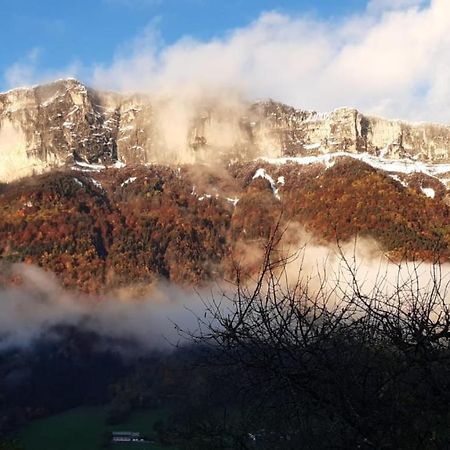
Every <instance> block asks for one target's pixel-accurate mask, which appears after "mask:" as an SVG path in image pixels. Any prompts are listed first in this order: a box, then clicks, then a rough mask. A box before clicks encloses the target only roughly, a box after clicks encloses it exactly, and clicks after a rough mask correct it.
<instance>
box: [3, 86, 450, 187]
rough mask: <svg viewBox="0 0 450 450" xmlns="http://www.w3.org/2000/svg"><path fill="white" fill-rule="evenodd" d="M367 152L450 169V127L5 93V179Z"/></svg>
mask: <svg viewBox="0 0 450 450" xmlns="http://www.w3.org/2000/svg"><path fill="white" fill-rule="evenodd" d="M333 151H347V152H367V153H370V154H372V155H376V156H384V157H386V158H405V157H408V158H414V159H418V160H426V161H429V162H437V161H439V162H448V161H450V128H449V127H448V126H442V125H432V124H408V123H404V122H399V121H389V120H384V119H380V118H375V117H369V116H365V115H363V114H361V113H360V112H358V111H357V110H355V109H348V108H343V109H338V110H336V111H334V112H332V113H329V114H319V113H316V112H310V111H303V110H298V109H295V108H292V107H289V106H286V105H283V104H280V103H277V102H274V101H267V102H258V103H255V104H249V103H245V102H231V103H226V104H225V103H222V102H221V101H217V102H215V103H214V102H211V101H209V102H203V103H202V102H199V101H198V102H196V103H195V104H194V103H192V104H190V103H182V104H181V102H180V104H178V103H177V100H176V99H156V98H150V97H149V96H145V95H130V96H127V95H121V94H115V93H107V92H100V91H95V90H93V89H89V88H87V87H85V86H84V85H83V84H82V83H80V82H79V81H77V80H74V79H67V80H59V81H56V82H54V83H50V84H46V85H42V86H36V87H33V88H29V89H27V88H23V89H15V90H12V91H9V92H7V93H4V94H0V181H3V182H9V181H12V180H15V179H17V178H20V177H23V176H27V175H30V174H33V173H40V172H43V171H45V170H48V169H51V168H54V167H60V166H63V165H65V164H72V163H74V162H75V161H83V162H87V163H102V164H106V165H108V164H113V163H114V162H116V161H121V162H123V163H126V164H145V163H152V162H159V163H167V164H171V163H186V162H195V161H212V160H230V159H244V160H245V159H251V158H255V157H257V156H299V155H315V154H321V153H328V152H333Z"/></svg>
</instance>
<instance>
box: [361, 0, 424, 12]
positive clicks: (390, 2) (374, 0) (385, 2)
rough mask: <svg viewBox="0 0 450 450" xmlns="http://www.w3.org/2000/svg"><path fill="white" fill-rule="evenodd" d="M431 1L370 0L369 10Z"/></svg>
mask: <svg viewBox="0 0 450 450" xmlns="http://www.w3.org/2000/svg"><path fill="white" fill-rule="evenodd" d="M426 3H429V0H370V1H369V3H368V6H367V9H368V11H369V12H383V11H387V10H395V9H397V10H399V9H405V8H412V7H416V6H421V5H424V4H426Z"/></svg>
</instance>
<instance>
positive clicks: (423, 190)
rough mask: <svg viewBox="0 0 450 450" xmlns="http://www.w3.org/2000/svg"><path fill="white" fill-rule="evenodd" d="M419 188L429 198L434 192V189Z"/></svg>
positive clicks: (432, 196)
mask: <svg viewBox="0 0 450 450" xmlns="http://www.w3.org/2000/svg"><path fill="white" fill-rule="evenodd" d="M420 190H421V191H422V192H423V193H424V194H425V195H426V196H427V197H429V198H434V197H435V195H436V193H435V192H434V189H432V188H422V187H421V188H420Z"/></svg>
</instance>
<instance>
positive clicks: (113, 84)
mask: <svg viewBox="0 0 450 450" xmlns="http://www.w3.org/2000/svg"><path fill="white" fill-rule="evenodd" d="M1 3H2V4H1V12H2V26H1V27H0V39H1V42H2V48H1V53H0V91H4V90H6V89H9V88H13V87H18V86H24V85H31V84H36V83H40V82H44V81H50V80H53V79H55V78H62V77H67V76H74V77H77V78H79V79H81V80H82V81H84V82H85V83H86V84H88V85H90V86H93V87H96V88H99V89H110V90H118V91H124V92H130V91H133V92H136V91H141V92H149V93H151V94H156V95H172V96H173V95H177V96H180V95H185V96H191V97H192V95H198V94H202V95H203V94H204V93H205V92H208V93H211V92H212V93H217V92H220V93H221V95H223V93H224V92H233V93H238V95H240V96H241V97H242V96H245V97H246V98H248V99H261V98H269V97H270V98H274V99H276V100H279V101H283V102H285V103H288V104H291V105H293V106H297V107H300V108H305V109H312V110H317V111H329V110H332V109H335V108H338V107H342V106H350V107H355V108H358V109H360V110H361V111H364V112H366V113H370V114H376V115H380V116H385V117H391V118H401V119H412V120H432V121H438V122H445V123H450V56H449V55H450V33H449V32H448V30H449V29H450V0H278V1H275V0H39V1H37V0H2V1H1Z"/></svg>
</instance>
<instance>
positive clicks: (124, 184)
mask: <svg viewBox="0 0 450 450" xmlns="http://www.w3.org/2000/svg"><path fill="white" fill-rule="evenodd" d="M136 180H137V177H130V178H128V179H127V180H125V181H124V182H123V183H122V184H121V185H120V187H124V186H126V185H127V184H130V183H133V181H136Z"/></svg>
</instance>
